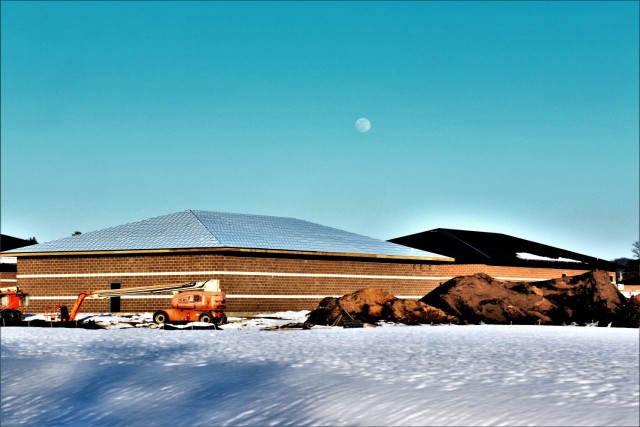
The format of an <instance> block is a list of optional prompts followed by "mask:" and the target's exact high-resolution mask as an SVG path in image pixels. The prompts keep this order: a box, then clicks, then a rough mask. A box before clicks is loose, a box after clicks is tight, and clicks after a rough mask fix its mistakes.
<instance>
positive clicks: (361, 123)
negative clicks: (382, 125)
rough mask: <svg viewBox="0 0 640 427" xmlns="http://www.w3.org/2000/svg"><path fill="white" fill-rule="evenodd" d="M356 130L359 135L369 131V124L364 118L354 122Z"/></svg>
mask: <svg viewBox="0 0 640 427" xmlns="http://www.w3.org/2000/svg"><path fill="white" fill-rule="evenodd" d="M356 129H358V132H360V133H367V132H369V129H371V122H370V121H369V119H367V118H366V117H361V118H359V119H358V120H356Z"/></svg>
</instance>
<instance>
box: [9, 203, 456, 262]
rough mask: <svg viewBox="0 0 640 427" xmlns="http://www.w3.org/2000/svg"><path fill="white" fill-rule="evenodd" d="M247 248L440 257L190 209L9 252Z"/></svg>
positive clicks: (314, 227) (308, 226)
mask: <svg viewBox="0 0 640 427" xmlns="http://www.w3.org/2000/svg"><path fill="white" fill-rule="evenodd" d="M187 248H189V249H191V248H196V249H197V248H243V249H264V250H284V251H302V252H329V253H348V254H370V255H394V256H414V257H433V258H442V259H444V258H445V257H442V256H441V255H436V254H433V253H430V252H426V251H423V250H419V249H415V248H408V247H406V246H402V245H397V244H395V243H390V242H386V241H384V240H379V239H374V238H371V237H367V236H362V235H359V234H354V233H350V232H347V231H343V230H338V229H336V228H331V227H326V226H323V225H319V224H314V223H312V222H308V221H303V220H299V219H295V218H283V217H274V216H264V215H248V214H236V213H225V212H209V211H198V210H187V211H183V212H177V213H173V214H169V215H164V216H159V217H156V218H150V219H146V220H143V221H138V222H132V223H130V224H124V225H119V226H116V227H112V228H106V229H104V230H98V231H92V232H87V233H83V234H79V235H75V236H70V237H66V238H63V239H60V240H54V241H51V242H45V243H40V244H36V245H32V246H27V247H24V248H20V249H15V250H11V251H7V252H5V253H7V254H8V253H18V254H22V253H24V254H29V253H43V252H44V253H46V252H92V251H125V250H158V249H187Z"/></svg>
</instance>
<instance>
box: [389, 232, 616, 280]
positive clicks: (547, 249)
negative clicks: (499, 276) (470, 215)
mask: <svg viewBox="0 0 640 427" xmlns="http://www.w3.org/2000/svg"><path fill="white" fill-rule="evenodd" d="M389 242H393V243H397V244H399V245H404V246H407V247H411V248H416V249H420V250H424V251H432V252H437V253H439V254H443V255H446V256H448V257H451V258H455V260H456V264H486V265H487V266H504V267H525V268H538V269H553V270H562V269H569V270H575V269H584V270H606V271H609V272H615V271H616V270H617V269H619V268H620V267H621V266H620V265H618V264H616V263H613V262H610V261H606V260H602V259H599V258H595V257H592V256H588V255H583V254H579V253H577V252H571V251H568V250H565V249H560V248H556V247H553V246H549V245H544V244H542V243H536V242H532V241H530V240H525V239H520V238H518V237H513V236H509V235H506V234H500V233H489V232H483V231H469V230H454V229H450V228H436V229H434V230H429V231H424V232H421V233H416V234H411V235H408V236H403V237H397V238H395V239H391V240H389ZM611 281H612V282H616V277H615V275H612V277H611Z"/></svg>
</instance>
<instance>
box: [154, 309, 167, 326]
mask: <svg viewBox="0 0 640 427" xmlns="http://www.w3.org/2000/svg"><path fill="white" fill-rule="evenodd" d="M153 321H154V322H156V323H157V324H158V325H164V324H165V323H167V322H168V321H169V315H168V314H167V313H166V312H164V311H156V312H155V313H153Z"/></svg>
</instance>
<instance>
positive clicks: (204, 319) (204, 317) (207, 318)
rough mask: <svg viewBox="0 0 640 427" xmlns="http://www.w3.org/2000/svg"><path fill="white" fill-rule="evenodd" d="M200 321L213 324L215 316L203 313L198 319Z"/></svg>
mask: <svg viewBox="0 0 640 427" xmlns="http://www.w3.org/2000/svg"><path fill="white" fill-rule="evenodd" d="M198 321H200V322H203V323H212V322H213V316H211V313H202V314H201V315H200V317H198Z"/></svg>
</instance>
